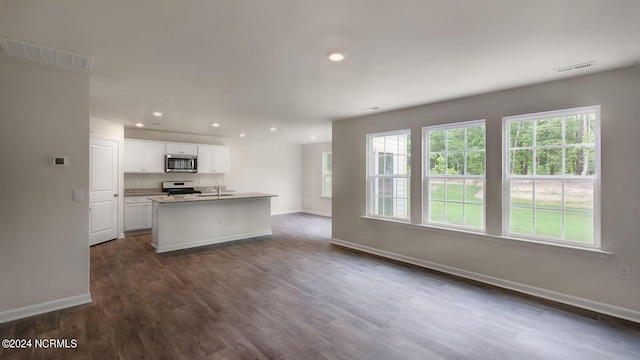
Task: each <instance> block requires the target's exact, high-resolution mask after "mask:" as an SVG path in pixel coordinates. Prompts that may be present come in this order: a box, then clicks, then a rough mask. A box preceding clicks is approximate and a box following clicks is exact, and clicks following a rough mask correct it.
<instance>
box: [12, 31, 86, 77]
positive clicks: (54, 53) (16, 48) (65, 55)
mask: <svg viewBox="0 0 640 360" xmlns="http://www.w3.org/2000/svg"><path fill="white" fill-rule="evenodd" d="M0 47H1V50H2V51H3V52H4V53H6V54H7V55H10V56H15V57H19V58H23V59H29V60H34V61H38V62H44V63H47V64H54V65H61V66H65V67H70V68H74V69H79V70H85V71H89V69H91V63H92V62H93V58H90V57H88V56H83V55H77V54H72V53H69V52H65V51H60V50H55V49H50V48H46V47H44V46H39V45H33V44H27V43H25V42H22V41H17V40H11V39H6V38H0Z"/></svg>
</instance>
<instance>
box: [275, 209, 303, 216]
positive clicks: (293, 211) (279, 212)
mask: <svg viewBox="0 0 640 360" xmlns="http://www.w3.org/2000/svg"><path fill="white" fill-rule="evenodd" d="M301 211H302V210H300V209H295V210H281V211H275V212H272V213H271V215H286V214H295V213H299V212H301Z"/></svg>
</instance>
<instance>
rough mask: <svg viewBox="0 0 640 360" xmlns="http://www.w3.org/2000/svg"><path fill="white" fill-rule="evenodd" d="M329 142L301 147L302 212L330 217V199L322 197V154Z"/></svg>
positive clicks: (328, 149)
mask: <svg viewBox="0 0 640 360" xmlns="http://www.w3.org/2000/svg"><path fill="white" fill-rule="evenodd" d="M323 152H331V142H324V143H317V144H306V145H302V211H304V212H308V213H310V214H316V215H323V216H331V198H326V197H322V153H323Z"/></svg>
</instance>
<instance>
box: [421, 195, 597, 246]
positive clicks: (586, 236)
mask: <svg viewBox="0 0 640 360" xmlns="http://www.w3.org/2000/svg"><path fill="white" fill-rule="evenodd" d="M430 188H431V189H430V193H429V196H430V201H429V209H430V212H429V220H430V221H432V222H436V223H446V224H452V225H460V226H467V227H472V228H482V224H483V220H484V219H483V203H482V184H481V183H479V185H469V184H468V185H466V193H465V191H464V190H465V186H463V185H462V183H448V184H447V185H446V200H447V201H448V202H447V203H446V207H445V202H444V200H445V186H444V184H442V183H432V184H431V186H430ZM450 201H455V202H450ZM513 205H520V206H527V204H526V203H522V204H517V203H514V204H513ZM528 206H529V207H528V208H512V209H511V232H512V233H514V234H522V235H535V236H541V237H548V238H553V239H560V238H562V212H561V211H559V210H560V208H561V207H560V206H559V204H545V207H546V208H548V209H544V210H541V209H538V210H535V214H534V210H533V209H532V208H531V206H530V204H529V205H528ZM566 208H567V209H571V208H576V209H581V208H582V209H583V208H584V207H583V206H580V205H576V206H571V204H567V206H566ZM534 215H535V226H534V225H533V222H534V221H533V219H534ZM593 221H594V220H593V214H592V213H588V212H572V211H565V214H564V232H565V233H564V239H565V240H573V241H580V242H587V243H588V242H592V241H593Z"/></svg>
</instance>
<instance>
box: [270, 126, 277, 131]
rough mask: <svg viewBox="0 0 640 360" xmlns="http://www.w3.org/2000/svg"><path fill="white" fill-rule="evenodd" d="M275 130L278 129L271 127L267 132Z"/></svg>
mask: <svg viewBox="0 0 640 360" xmlns="http://www.w3.org/2000/svg"><path fill="white" fill-rule="evenodd" d="M276 130H278V128H277V127H275V126H272V127H270V128H269V131H276Z"/></svg>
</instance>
